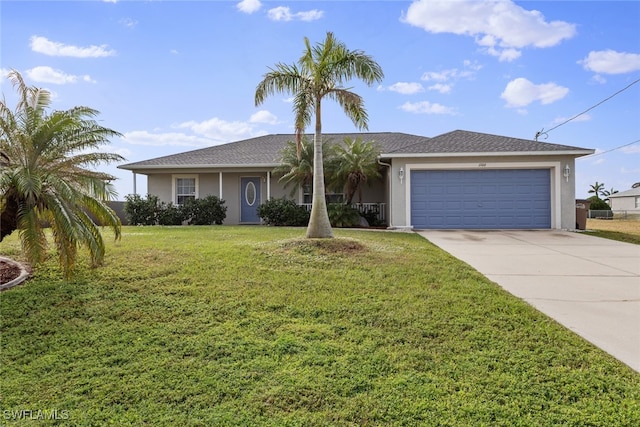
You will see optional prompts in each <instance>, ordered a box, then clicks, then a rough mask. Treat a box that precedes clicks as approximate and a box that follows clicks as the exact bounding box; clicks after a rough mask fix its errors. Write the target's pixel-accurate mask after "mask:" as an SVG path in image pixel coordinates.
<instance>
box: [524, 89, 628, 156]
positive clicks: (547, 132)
mask: <svg viewBox="0 0 640 427" xmlns="http://www.w3.org/2000/svg"><path fill="white" fill-rule="evenodd" d="M638 82H640V79H638V80H636V81H634V82H631V83H629V84H628V85H627V86H625V87H624V88H622V89H620V90H619V91H617V92H616V93H614V94H613V95H611V96H609V97H608V98H605V99H603V100H602V101H600V102H598V103H597V104H596V105H594V106H592V107H589V108H587V109H586V110H584V111H583V112H582V113H579V114H576V115H575V116H573V117H571V118H570V119H567V120H565V121H564V122H562V123H560V124H558V125H556V126H554V127H552V128H551V129H549V130H544V128H542V130H540V131H538V132H536V136H535V140H536V141H537V140H538V138H539V137H540V136H541V135H544V136H545V138H546V137H547V136H548V134H549V132H551V131H552V130H554V129H558V128H559V127H560V126H562V125H566V124H567V123H569V122H570V121H572V120H575V119H577V118H578V117H580V116H581V115H583V114H586V113H588V112H589V111H591V110H593V109H594V108H596V107H598V106H599V105H602V104H604V103H605V102H607V101H608V100H610V99H611V98H613V97H614V96H616V95H618V94H620V93H622V92H624V91H625V90H627V89H629V88H630V87H631V86H633V85H634V84H636V83H638ZM636 142H637V141H636ZM629 145H630V144H629Z"/></svg>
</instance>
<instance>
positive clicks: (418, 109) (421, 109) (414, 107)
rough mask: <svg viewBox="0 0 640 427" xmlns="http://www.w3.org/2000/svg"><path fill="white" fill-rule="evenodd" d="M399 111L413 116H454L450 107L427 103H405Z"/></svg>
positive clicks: (453, 111)
mask: <svg viewBox="0 0 640 427" xmlns="http://www.w3.org/2000/svg"><path fill="white" fill-rule="evenodd" d="M400 109H401V110H404V111H406V112H408V113H414V114H450V115H455V114H456V112H455V110H454V109H453V108H451V107H445V106H444V105H440V104H432V103H431V102H429V101H421V102H405V103H404V104H402V105H401V106H400Z"/></svg>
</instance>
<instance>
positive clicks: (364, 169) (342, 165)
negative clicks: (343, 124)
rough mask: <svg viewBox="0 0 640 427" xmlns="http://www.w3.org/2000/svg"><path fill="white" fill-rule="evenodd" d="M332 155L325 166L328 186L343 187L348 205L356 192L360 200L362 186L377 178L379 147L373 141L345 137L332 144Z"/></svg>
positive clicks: (378, 175) (378, 173)
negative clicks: (342, 141) (338, 142)
mask: <svg viewBox="0 0 640 427" xmlns="http://www.w3.org/2000/svg"><path fill="white" fill-rule="evenodd" d="M333 152H334V156H333V157H332V160H331V162H330V165H329V166H328V167H327V173H328V175H329V186H330V187H334V188H340V189H344V192H345V194H346V198H345V204H347V205H350V204H351V203H352V201H353V197H354V196H355V194H356V193H358V197H359V200H360V202H362V186H363V185H364V184H365V183H366V182H367V181H368V180H369V179H372V178H379V177H380V171H379V165H378V157H379V156H380V147H378V146H377V145H376V143H375V142H374V141H366V142H365V141H363V140H362V138H360V137H358V138H356V139H352V138H349V137H347V138H345V139H344V144H336V145H334V146H333Z"/></svg>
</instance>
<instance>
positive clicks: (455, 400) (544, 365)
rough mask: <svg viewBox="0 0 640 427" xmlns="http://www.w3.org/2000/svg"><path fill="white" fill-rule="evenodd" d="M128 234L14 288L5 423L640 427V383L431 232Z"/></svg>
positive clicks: (1, 297)
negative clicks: (96, 256) (327, 236)
mask: <svg viewBox="0 0 640 427" xmlns="http://www.w3.org/2000/svg"><path fill="white" fill-rule="evenodd" d="M123 231H124V233H123V238H122V241H121V242H118V243H110V244H109V245H108V251H107V257H106V265H105V266H104V267H103V268H100V269H97V270H89V269H87V268H84V269H82V270H81V271H80V275H79V276H78V277H77V278H76V279H75V280H74V281H73V282H71V283H65V282H64V281H63V280H62V279H61V275H60V271H59V270H58V268H57V267H56V265H55V260H54V259H52V260H51V263H50V264H47V265H45V266H44V268H41V269H39V270H37V272H36V275H35V277H34V278H33V279H31V280H30V281H29V282H27V283H26V284H25V285H22V286H19V287H17V288H14V289H12V290H10V291H7V292H3V293H2V294H0V310H1V311H0V322H1V323H0V333H1V341H0V378H1V382H0V411H1V412H0V416H2V420H3V422H6V423H13V422H14V421H16V420H18V421H16V424H18V425H21V424H22V425H35V424H34V420H32V419H30V418H34V417H37V416H38V414H39V413H38V412H37V411H48V412H41V413H40V414H41V415H42V416H43V417H45V416H47V415H49V418H58V420H57V421H50V423H52V424H53V423H59V425H65V426H76V425H78V426H80V425H82V426H103V425H117V426H127V425H131V426H143V425H148V426H214V425H216V426H217V425H229V426H231V425H233V426H235V425H272V426H283V425H284V426H286V425H291V426H294V425H295V426H361V425H371V426H373V425H407V426H415V425H442V426H470V425H487V426H514V425H515V426H518V425H520V426H534V425H535V426H551V425H593V426H614V425H615V426H636V425H640V375H639V374H638V373H636V372H634V371H633V370H631V369H630V368H628V367H626V366H625V365H623V364H622V363H620V362H618V361H617V360H615V359H614V358H612V357H610V356H609V355H607V354H606V353H604V352H603V351H601V350H599V349H598V348H596V347H594V346H593V345H591V344H590V343H588V342H586V341H584V340H583V339H581V338H580V337H578V336H577V335H575V334H573V333H572V332H570V331H568V330H567V329H565V328H563V327H562V326H560V325H558V324H557V323H556V322H554V321H552V320H551V319H549V318H547V317H546V316H545V315H543V314H541V313H539V312H537V311H536V310H534V309H533V308H531V307H530V306H528V305H527V304H526V303H524V302H522V301H520V300H518V299H516V298H514V297H512V296H511V295H510V294H508V293H506V292H505V291H503V290H502V289H501V288H500V287H498V286H497V285H495V284H493V283H491V282H490V281H488V280H487V279H485V278H484V277H483V276H481V275H480V274H479V273H477V272H476V271H475V270H473V269H471V268H470V267H468V266H467V265H465V264H463V263H461V262H460V261H458V260H456V259H454V258H452V257H451V256H449V255H448V254H447V253H445V252H443V251H441V250H439V249H438V248H436V247H434V246H433V245H431V244H430V243H429V242H428V241H426V240H425V239H423V238H421V237H420V236H418V235H415V234H410V233H392V232H371V231H345V230H336V235H337V238H336V239H334V240H332V241H329V242H328V243H329V246H327V245H325V244H322V243H318V242H316V241H312V242H310V241H307V240H304V239H300V237H301V236H303V235H304V230H303V229H294V228H273V227H227V226H216V227H197V226H193V227H175V228H163V227H125V228H124V230H123ZM325 243H326V241H325ZM0 251H1V252H2V253H4V254H8V255H9V256H14V257H17V256H18V254H19V251H18V250H17V242H16V239H15V236H12V237H11V238H10V239H7V240H6V241H5V242H3V243H2V244H0ZM54 410H55V411H57V412H55V413H54V412H53V411H54ZM29 411H31V412H29ZM51 414H56V416H51ZM25 418H26V419H25Z"/></svg>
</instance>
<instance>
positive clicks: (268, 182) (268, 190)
mask: <svg viewBox="0 0 640 427" xmlns="http://www.w3.org/2000/svg"><path fill="white" fill-rule="evenodd" d="M267 200H271V172H270V171H267Z"/></svg>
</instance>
